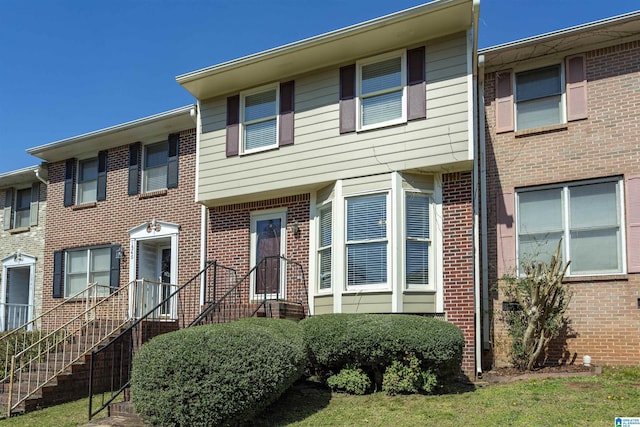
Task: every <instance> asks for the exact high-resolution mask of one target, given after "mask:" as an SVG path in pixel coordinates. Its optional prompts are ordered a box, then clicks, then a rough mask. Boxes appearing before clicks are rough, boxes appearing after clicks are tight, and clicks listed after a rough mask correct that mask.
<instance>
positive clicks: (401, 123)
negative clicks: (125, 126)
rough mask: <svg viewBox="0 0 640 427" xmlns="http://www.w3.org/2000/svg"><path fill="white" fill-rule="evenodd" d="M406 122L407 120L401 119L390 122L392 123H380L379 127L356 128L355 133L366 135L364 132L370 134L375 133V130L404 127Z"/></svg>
mask: <svg viewBox="0 0 640 427" xmlns="http://www.w3.org/2000/svg"><path fill="white" fill-rule="evenodd" d="M407 123H409V122H408V120H406V119H403V120H400V121H397V122H392V123H381V124H380V125H369V126H367V127H365V128H358V129H356V133H366V132H372V131H376V130H380V129H387V128H393V127H399V126H405V125H406V124H407Z"/></svg>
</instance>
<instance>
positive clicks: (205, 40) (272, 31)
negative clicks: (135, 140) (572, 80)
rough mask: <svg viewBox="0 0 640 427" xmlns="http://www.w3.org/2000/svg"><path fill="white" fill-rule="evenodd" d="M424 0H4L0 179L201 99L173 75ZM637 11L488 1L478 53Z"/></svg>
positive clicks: (574, 1)
mask: <svg viewBox="0 0 640 427" xmlns="http://www.w3.org/2000/svg"><path fill="white" fill-rule="evenodd" d="M422 3H424V1H419V0H386V1H384V0H320V1H317V0H316V1H313V2H311V1H307V0H272V1H265V0H224V1H222V0H109V1H107V0H102V1H98V0H95V1H81V0H76V1H71V0H51V1H44V0H30V1H23V0H0V152H1V155H0V174H1V173H5V172H8V171H11V170H15V169H20V168H23V167H27V166H31V165H34V164H37V163H39V160H38V159H37V158H35V157H31V156H29V155H28V154H27V153H26V152H25V149H27V148H30V147H35V146H39V145H42V144H47V143H50V142H54V141H58V140H60V139H65V138H69V137H72V136H76V135H80V134H83V133H86V132H91V131H94V130H98V129H102V128H105V127H109V126H113V125H117V124H120V123H123V122H127V121H130V120H134V119H138V118H142V117H146V116H149V115H152V114H156V113H159V112H162V111H166V110H170V109H173V108H176V107H180V106H183V105H187V104H191V103H193V102H194V100H193V98H192V97H191V95H189V93H187V92H186V91H185V90H184V89H182V87H180V86H179V85H178V84H177V83H176V82H175V76H177V75H179V74H183V73H186V72H190V71H193V70H196V69H199V68H203V67H207V66H210V65H214V64H217V63H220V62H223V61H227V60H231V59H234V58H238V57H240V56H244V55H248V54H251V53H255V52H259V51H262V50H265V49H269V48H272V47H276V46H280V45H283V44H286V43H290V42H294V41H297V40H300V39H303V38H307V37H312V36H314V35H318V34H322V33H325V32H327V31H332V30H335V29H338V28H342V27H345V26H348V25H352V24H356V23H359V22H363V21H366V20H369V19H373V18H376V17H379V16H382V15H386V14H389V13H393V12H396V11H399V10H403V9H406V8H409V7H413V6H416V5H419V4H422ZM638 9H640V2H638V1H637V0H609V1H605V0H482V1H481V7H480V25H479V27H480V28H479V31H480V37H479V44H480V47H487V46H493V45H496V44H500V43H505V42H508V41H513V40H517V39H521V38H524V37H529V36H533V35H537V34H542V33H546V32H549V31H554V30H558V29H561V28H566V27H570V26H574V25H578V24H583V23H586V22H591V21H595V20H598V19H602V18H607V17H611V16H615V15H619V14H622V13H627V12H631V11H634V10H638Z"/></svg>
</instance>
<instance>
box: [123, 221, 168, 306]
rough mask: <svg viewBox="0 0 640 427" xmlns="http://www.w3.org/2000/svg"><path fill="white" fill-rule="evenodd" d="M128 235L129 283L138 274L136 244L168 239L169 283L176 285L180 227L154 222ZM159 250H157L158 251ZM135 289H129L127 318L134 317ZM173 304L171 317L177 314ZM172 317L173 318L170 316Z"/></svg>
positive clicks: (130, 231)
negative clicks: (169, 244)
mask: <svg viewBox="0 0 640 427" xmlns="http://www.w3.org/2000/svg"><path fill="white" fill-rule="evenodd" d="M128 233H129V282H132V281H134V280H136V279H137V277H136V276H137V272H138V242H139V241H152V240H157V239H163V238H167V237H169V238H170V241H171V279H170V283H171V284H174V285H176V286H177V285H178V236H179V234H180V226H179V225H178V224H173V223H170V222H164V221H156V220H155V219H153V220H152V221H150V222H144V223H142V224H140V225H139V226H137V227H135V228H132V229H131V230H129V231H128ZM167 247H168V246H167V245H161V246H160V248H167ZM160 248H158V249H159V250H160ZM134 291H135V287H134V286H131V287H130V288H129V316H130V317H133V316H135V313H134V301H135V298H136V295H135V292H134ZM176 308H177V307H176V306H175V302H173V303H172V307H171V311H172V315H175V314H177V310H176ZM170 317H174V316H170Z"/></svg>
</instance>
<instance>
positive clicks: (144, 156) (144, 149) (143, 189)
mask: <svg viewBox="0 0 640 427" xmlns="http://www.w3.org/2000/svg"><path fill="white" fill-rule="evenodd" d="M163 143H164V144H166V145H167V163H166V164H165V165H164V168H165V169H166V173H167V176H168V174H169V161H168V157H169V141H168V140H165V141H156V142H151V143H149V144H144V145H143V146H142V182H141V183H140V187H141V192H142V193H143V194H144V193H151V192H154V191H162V190H166V189H167V188H168V186H167V181H165V183H164V187H162V188H156V189H155V190H149V189H148V188H147V148H148V147H149V146H151V145H156V144H163ZM157 167H158V168H159V166H157Z"/></svg>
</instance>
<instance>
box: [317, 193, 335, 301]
mask: <svg viewBox="0 0 640 427" xmlns="http://www.w3.org/2000/svg"><path fill="white" fill-rule="evenodd" d="M325 209H328V210H330V211H331V245H330V246H320V214H321V212H322V211H323V210H325ZM316 217H317V221H316V227H315V229H316V236H318V239H316V240H317V243H316V248H315V255H316V266H317V267H316V278H315V282H316V295H331V294H332V293H333V285H334V280H333V278H334V277H336V276H335V252H336V251H335V247H336V239H335V203H333V200H327V201H325V202H324V203H322V204H320V205H319V206H318V207H316ZM327 248H329V249H330V250H331V272H330V274H331V279H332V280H331V282H330V283H331V286H329V287H328V288H327V289H321V288H320V283H321V280H320V267H321V265H322V263H321V262H320V251H321V250H323V249H327Z"/></svg>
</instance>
